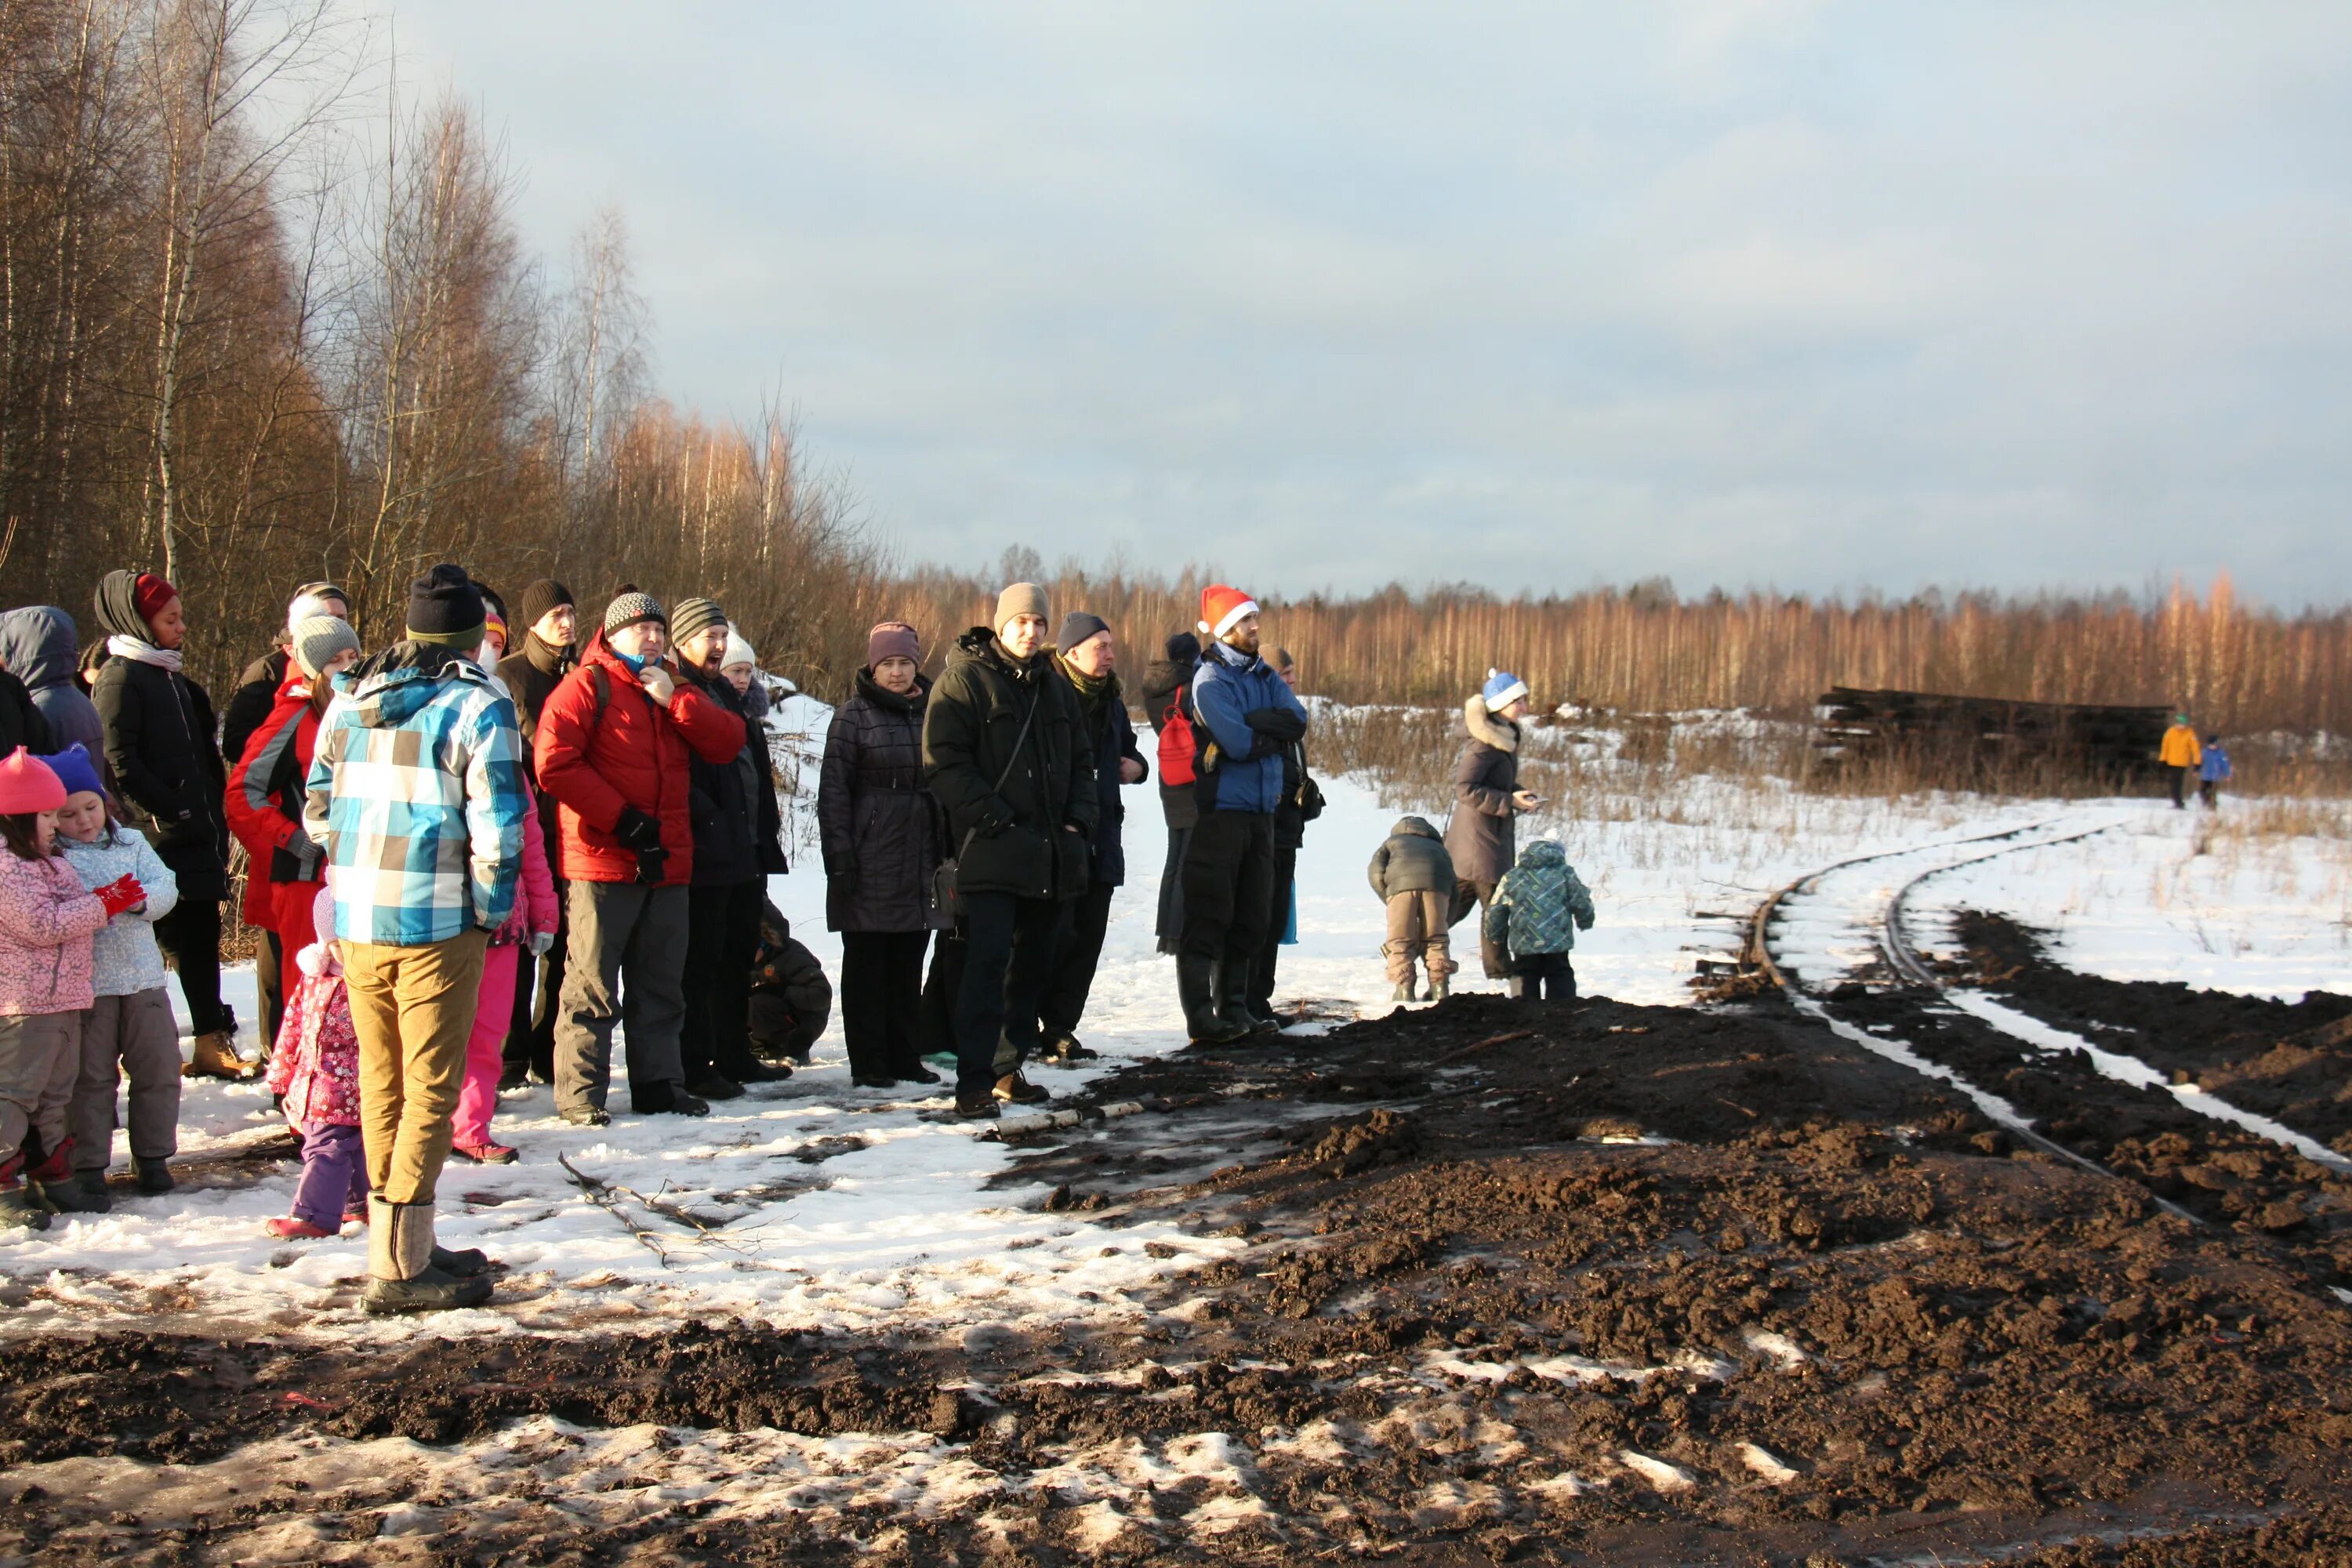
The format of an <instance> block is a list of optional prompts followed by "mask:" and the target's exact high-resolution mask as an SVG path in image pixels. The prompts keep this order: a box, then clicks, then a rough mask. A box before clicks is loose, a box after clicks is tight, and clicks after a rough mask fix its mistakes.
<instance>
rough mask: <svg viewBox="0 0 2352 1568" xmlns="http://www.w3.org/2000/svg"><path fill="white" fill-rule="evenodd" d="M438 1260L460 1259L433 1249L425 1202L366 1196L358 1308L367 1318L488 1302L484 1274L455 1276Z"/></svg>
mask: <svg viewBox="0 0 2352 1568" xmlns="http://www.w3.org/2000/svg"><path fill="white" fill-rule="evenodd" d="M440 1258H448V1259H449V1261H450V1262H452V1263H459V1264H462V1263H464V1262H465V1261H466V1256H465V1254H463V1253H449V1252H446V1251H445V1250H444V1249H443V1248H441V1247H436V1246H434V1245H433V1205H431V1204H391V1203H386V1202H384V1201H383V1199H382V1198H380V1197H375V1196H373V1195H371V1196H370V1197H369V1198H368V1277H369V1278H368V1282H367V1289H366V1290H365V1291H364V1292H363V1293H362V1295H361V1297H360V1310H362V1311H363V1312H366V1313H368V1314H370V1315H371V1316H378V1317H380V1316H383V1315H385V1314H387V1313H393V1312H446V1311H448V1310H451V1309H452V1308H457V1307H478V1306H480V1305H481V1304H482V1303H483V1302H485V1301H487V1300H489V1299H490V1281H489V1277H488V1274H487V1273H477V1274H473V1275H470V1276H462V1277H461V1276H459V1275H456V1274H452V1273H450V1272H449V1271H448V1270H447V1269H446V1268H440V1267H439V1266H438V1265H439V1261H440Z"/></svg>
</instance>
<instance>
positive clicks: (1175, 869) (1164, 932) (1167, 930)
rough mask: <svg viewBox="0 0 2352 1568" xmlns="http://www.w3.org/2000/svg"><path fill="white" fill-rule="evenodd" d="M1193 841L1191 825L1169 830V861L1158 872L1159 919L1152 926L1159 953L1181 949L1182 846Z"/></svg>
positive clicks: (1182, 915)
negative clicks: (1157, 939)
mask: <svg viewBox="0 0 2352 1568" xmlns="http://www.w3.org/2000/svg"><path fill="white" fill-rule="evenodd" d="M1190 843H1192V829H1191V828H1189V827H1171V828H1170V829H1169V830H1168V864H1167V865H1166V866H1164V867H1162V868H1160V918H1159V920H1158V921H1156V922H1155V923H1154V924H1153V926H1152V934H1153V935H1154V936H1157V937H1158V938H1159V939H1160V952H1171V953H1173V952H1183V951H1184V848H1185V846H1187V845H1189V844H1190Z"/></svg>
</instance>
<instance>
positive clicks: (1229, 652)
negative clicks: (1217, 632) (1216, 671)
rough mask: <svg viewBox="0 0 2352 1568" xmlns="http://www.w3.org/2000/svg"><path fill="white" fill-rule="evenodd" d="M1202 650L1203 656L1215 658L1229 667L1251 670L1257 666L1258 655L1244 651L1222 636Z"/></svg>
mask: <svg viewBox="0 0 2352 1568" xmlns="http://www.w3.org/2000/svg"><path fill="white" fill-rule="evenodd" d="M1202 657H1204V658H1213V659H1215V660H1216V661H1217V662H1218V663H1219V664H1222V665H1223V666H1224V667H1225V668H1227V669H1239V670H1249V669H1255V668H1257V662H1258V656H1257V655H1255V654H1254V653H1244V652H1243V651H1242V650H1241V649H1239V648H1237V647H1234V645H1233V644H1231V643H1229V642H1227V641H1225V640H1224V639H1223V638H1222V637H1220V638H1218V639H1217V640H1216V641H1215V642H1213V643H1211V644H1210V645H1209V646H1208V647H1206V648H1204V649H1202Z"/></svg>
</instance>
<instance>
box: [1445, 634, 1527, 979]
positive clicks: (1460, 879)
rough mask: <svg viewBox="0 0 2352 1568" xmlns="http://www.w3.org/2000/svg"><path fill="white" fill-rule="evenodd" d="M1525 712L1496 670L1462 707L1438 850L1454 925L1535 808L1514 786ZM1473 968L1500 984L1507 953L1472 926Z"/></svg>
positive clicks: (1506, 972)
mask: <svg viewBox="0 0 2352 1568" xmlns="http://www.w3.org/2000/svg"><path fill="white" fill-rule="evenodd" d="M1527 711H1528V686H1527V682H1526V681H1524V680H1521V679H1519V678H1518V677H1517V676H1516V675H1512V674H1509V673H1508V672H1507V671H1503V670H1493V669H1490V670H1488V671H1487V672H1486V688H1485V689H1483V690H1481V691H1480V692H1479V693H1478V694H1477V695H1476V696H1475V697H1473V698H1471V699H1470V700H1469V701H1467V702H1465V703H1464V704H1463V705H1462V724H1463V731H1464V735H1465V739H1464V740H1463V742H1462V755H1461V757H1460V758H1459V759H1458V760H1457V761H1456V762H1455V763H1454V816H1453V819H1452V820H1451V821H1449V822H1448V823H1446V825H1445V852H1446V853H1447V854H1448V855H1450V856H1452V857H1453V858H1454V878H1455V881H1454V923H1455V924H1457V925H1458V924H1460V923H1461V921H1462V917H1463V916H1464V915H1466V914H1468V913H1469V912H1470V911H1471V910H1472V909H1473V908H1476V909H1478V910H1485V909H1486V906H1487V905H1488V904H1489V903H1491V902H1492V901H1493V900H1494V897H1495V884H1496V883H1497V882H1499V881H1501V880H1502V879H1503V873H1504V872H1506V871H1507V870H1509V869H1510V868H1511V867H1512V866H1513V865H1514V864H1515V863H1516V862H1517V858H1518V854H1517V842H1516V838H1517V835H1516V832H1515V830H1514V823H1515V821H1516V819H1517V816H1519V814H1520V813H1522V812H1528V811H1533V810H1534V809H1535V808H1536V807H1537V806H1538V805H1541V804H1542V803H1541V802H1540V801H1538V800H1537V799H1536V797H1535V795H1533V794H1532V793H1531V792H1529V791H1528V790H1523V789H1521V788H1520V787H1519V754H1518V753H1519V720H1520V719H1522V718H1524V717H1525V716H1526V714H1527ZM1478 929H1479V933H1480V935H1479V942H1478V958H1479V963H1480V964H1481V966H1482V967H1483V968H1485V970H1486V978H1487V979H1489V980H1507V979H1509V978H1510V973H1511V959H1510V954H1508V953H1507V952H1504V951H1503V949H1502V948H1501V947H1500V946H1499V945H1498V944H1496V943H1495V942H1488V941H1486V936H1485V932H1486V921H1484V920H1483V919H1481V920H1480V921H1479V922H1478Z"/></svg>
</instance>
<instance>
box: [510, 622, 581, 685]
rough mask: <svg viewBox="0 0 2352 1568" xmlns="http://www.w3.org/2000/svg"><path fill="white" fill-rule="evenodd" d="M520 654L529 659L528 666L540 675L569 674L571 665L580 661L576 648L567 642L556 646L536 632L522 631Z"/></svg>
mask: <svg viewBox="0 0 2352 1568" xmlns="http://www.w3.org/2000/svg"><path fill="white" fill-rule="evenodd" d="M522 656H523V658H527V659H529V660H530V667H531V668H533V669H535V670H537V671H539V672H540V673H541V675H552V676H556V677H559V678H561V677H562V676H564V675H568V674H570V673H571V671H572V666H573V665H576V664H578V663H579V662H580V653H579V650H578V649H576V648H574V647H571V646H570V645H569V644H566V645H565V646H564V647H556V646H555V645H554V644H553V643H551V642H549V641H548V640H547V639H546V638H545V637H541V636H540V635H539V634H538V633H537V632H525V633H523V635H522Z"/></svg>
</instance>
